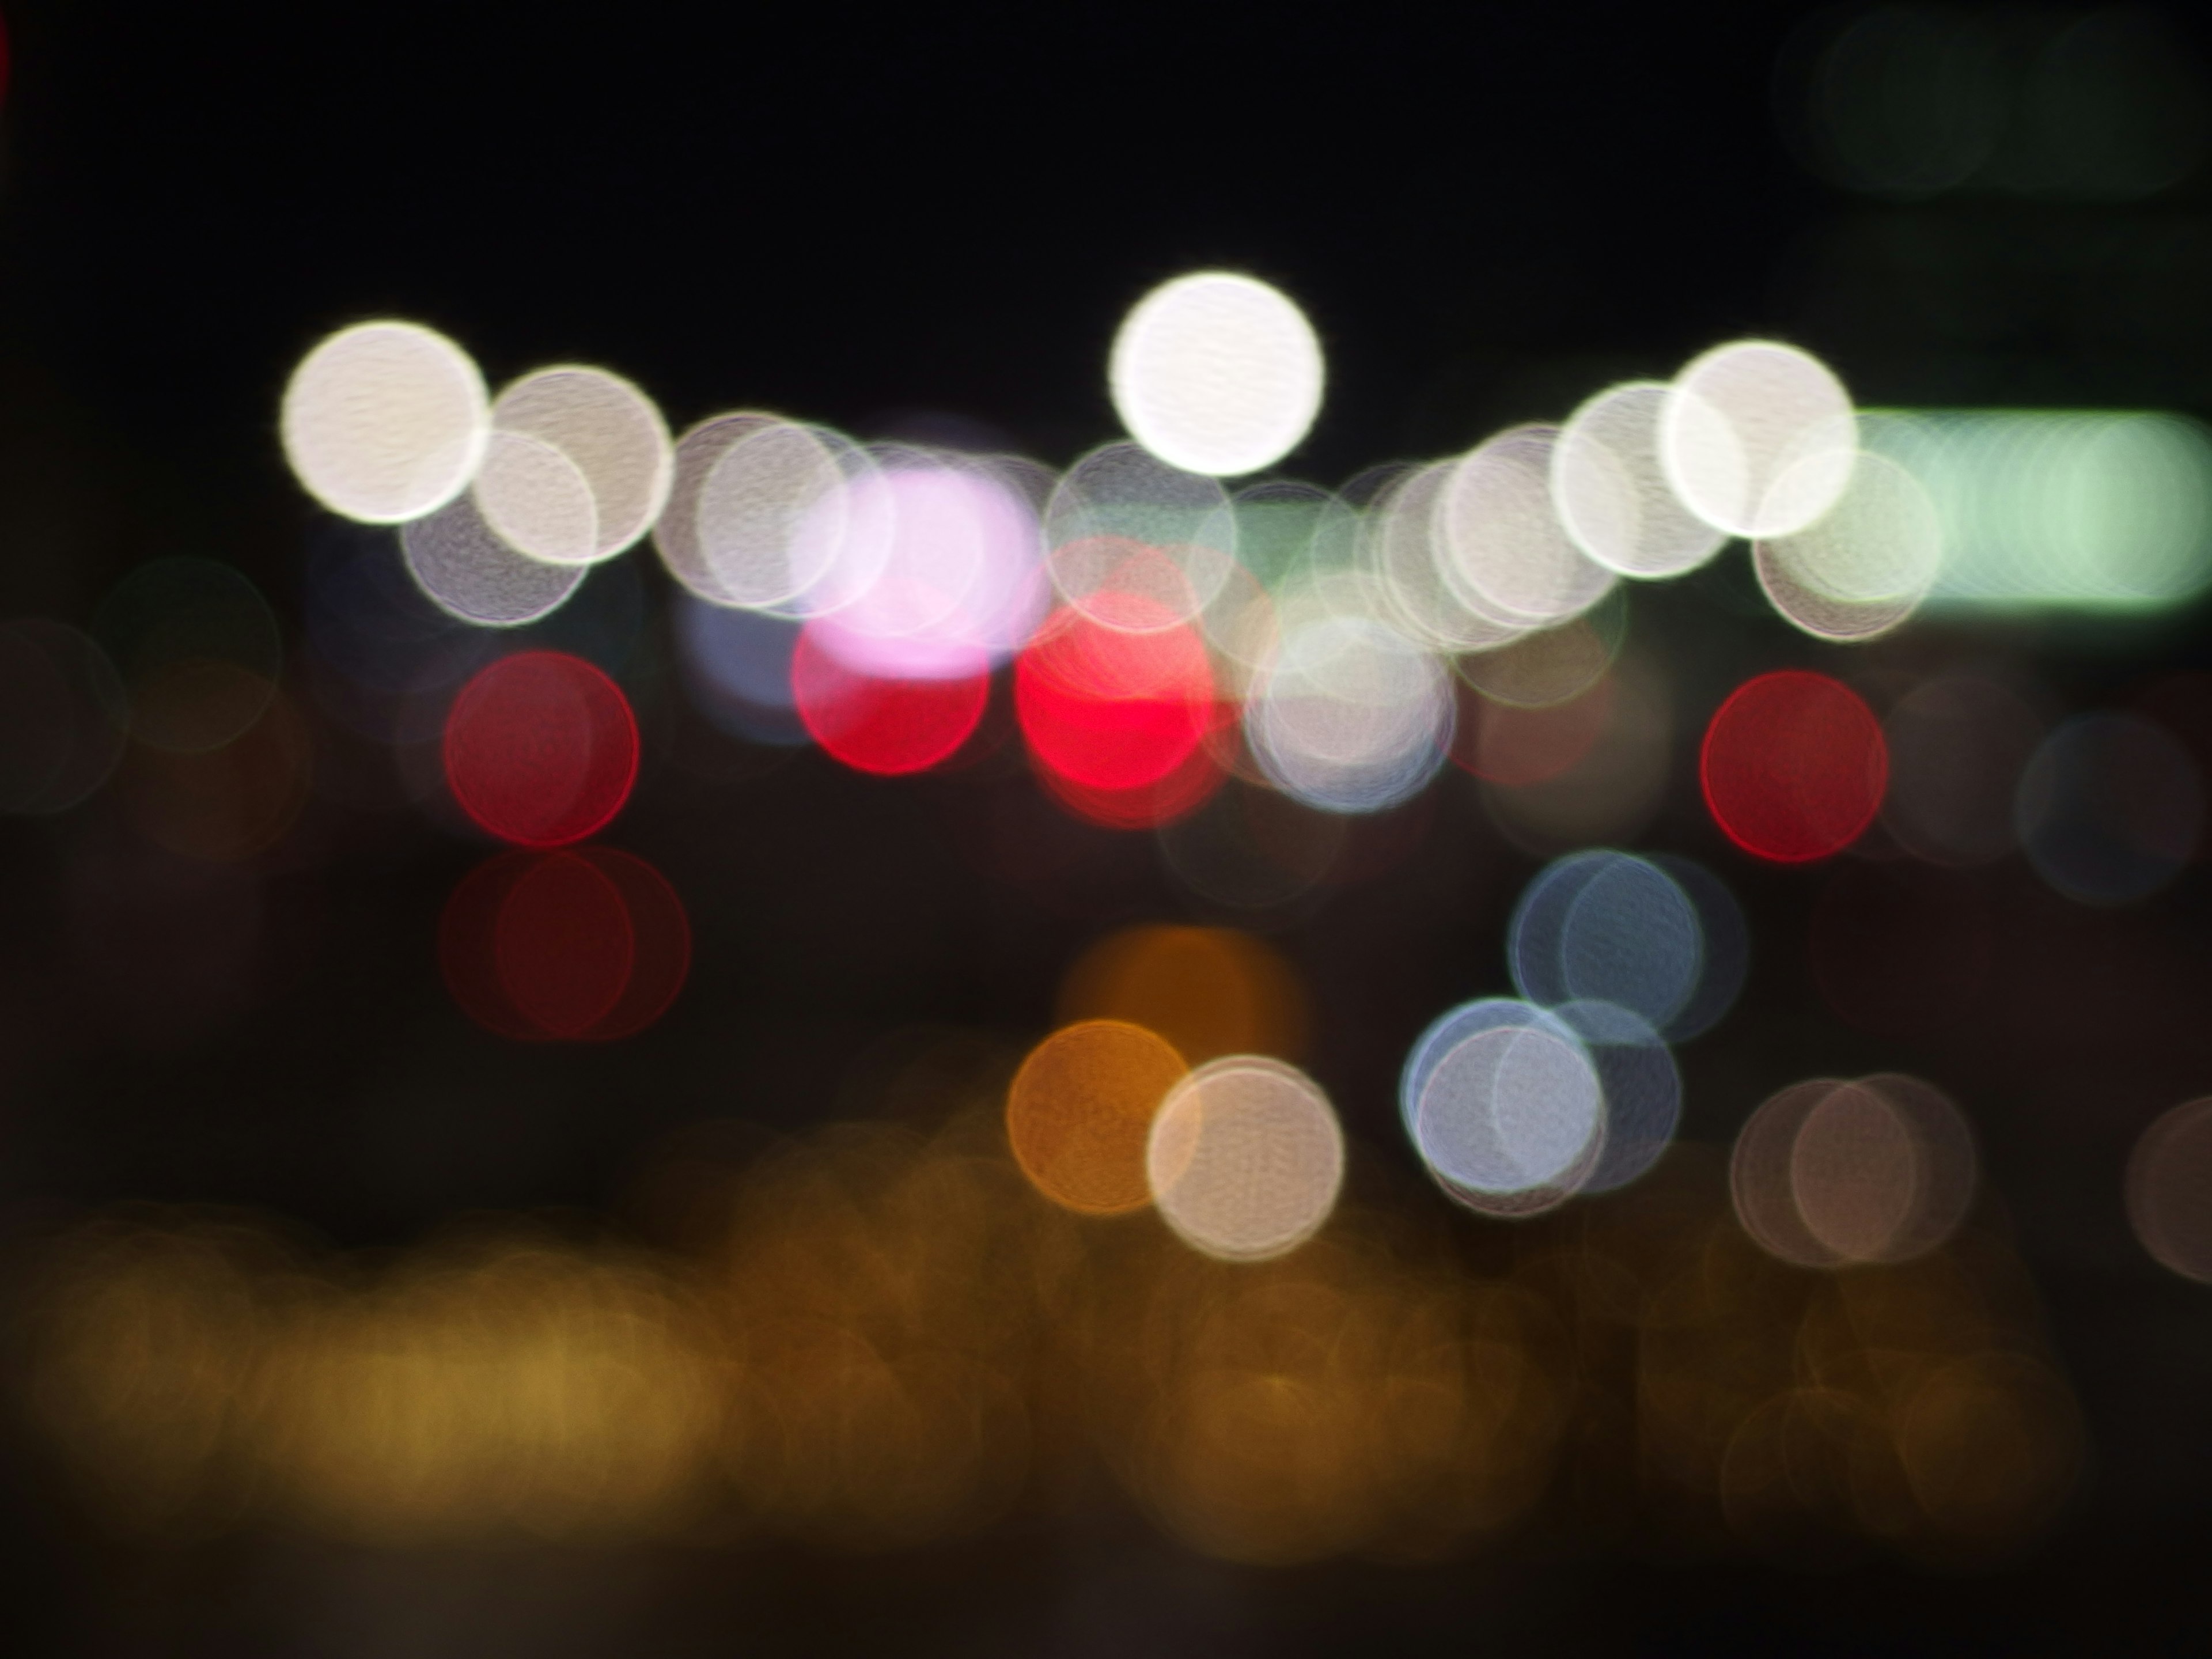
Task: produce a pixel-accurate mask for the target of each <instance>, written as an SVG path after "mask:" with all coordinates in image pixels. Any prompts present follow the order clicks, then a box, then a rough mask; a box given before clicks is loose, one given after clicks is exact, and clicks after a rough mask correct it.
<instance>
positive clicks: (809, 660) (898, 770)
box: [791, 618, 991, 777]
mask: <svg viewBox="0 0 2212 1659" xmlns="http://www.w3.org/2000/svg"><path fill="white" fill-rule="evenodd" d="M820 627H821V620H820V619H819V618H817V619H816V620H815V621H813V622H810V623H807V624H806V626H805V628H804V629H801V630H800V631H799V640H798V643H797V645H796V646H795V647H793V651H792V653H791V691H792V702H793V706H794V707H795V708H797V709H798V711H799V719H800V720H803V721H805V725H806V729H807V731H808V732H809V733H811V735H812V737H813V738H814V740H815V742H817V743H818V744H821V745H822V747H823V750H825V751H827V752H828V753H829V754H830V755H831V756H833V757H836V759H838V760H840V761H842V762H843V763H845V764H846V765H848V766H849V767H851V768H853V769H854V770H855V771H859V772H872V773H875V774H876V775H878V776H884V777H896V776H899V775H903V774H905V773H908V772H925V771H927V770H928V769H930V768H931V767H933V766H935V765H937V764H939V763H940V762H942V761H945V760H947V759H949V758H951V756H952V755H953V753H954V752H955V751H956V750H958V749H959V747H960V745H961V744H963V743H965V742H967V740H968V737H969V733H970V732H973V731H975V726H976V724H977V722H978V721H980V720H981V719H982V718H983V709H984V707H985V705H986V704H987V702H989V701H990V696H991V676H990V671H989V665H988V664H987V662H986V661H984V660H983V659H980V658H978V659H976V661H975V667H974V669H973V670H972V671H970V672H969V673H966V674H957V675H948V676H945V677H943V678H932V679H904V678H896V677H894V676H890V675H884V674H871V673H867V672H865V671H862V670H860V669H858V668H854V667H853V666H851V665H848V663H847V662H845V661H844V659H842V657H840V656H839V655H838V654H837V653H836V652H834V651H831V650H829V649H827V648H825V647H823V643H822V641H821V640H820V638H819V629H820Z"/></svg>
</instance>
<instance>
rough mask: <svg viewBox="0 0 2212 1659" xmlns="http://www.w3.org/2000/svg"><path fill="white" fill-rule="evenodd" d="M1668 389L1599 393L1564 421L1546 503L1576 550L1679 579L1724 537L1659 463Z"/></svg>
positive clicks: (1624, 570) (1618, 567) (1647, 574)
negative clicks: (1686, 502)
mask: <svg viewBox="0 0 2212 1659" xmlns="http://www.w3.org/2000/svg"><path fill="white" fill-rule="evenodd" d="M1666 401H1667V388H1666V387H1665V386H1662V385H1660V384H1659V383H1657V382H1656V381H1651V380H1635V381H1631V382H1629V383H1628V384H1627V385H1625V386H1614V387H1613V388H1611V389H1610V390H1608V391H1605V392H1599V393H1598V395H1597V396H1596V397H1595V398H1591V399H1590V400H1589V402H1588V403H1586V404H1583V406H1582V407H1581V408H1580V409H1578V410H1576V411H1575V412H1574V414H1573V415H1572V416H1570V417H1569V418H1568V421H1567V423H1566V425H1565V427H1563V428H1560V431H1559V441H1558V442H1557V443H1556V444H1555V445H1553V449H1552V477H1551V483H1552V501H1553V506H1554V507H1557V508H1558V510H1559V522H1560V524H1561V525H1563V526H1565V529H1566V532H1567V534H1568V536H1569V537H1571V538H1572V539H1573V541H1574V544H1575V545H1576V546H1577V547H1579V548H1580V549H1581V550H1583V552H1584V553H1586V554H1588V555H1589V556H1590V557H1591V558H1593V559H1595V560H1596V561H1597V562H1598V563H1600V564H1601V565H1603V566H1604V567H1605V568H1607V569H1608V570H1612V571H1616V572H1618V573H1619V574H1621V575H1624V576H1639V577H1644V578H1646V579H1650V578H1654V577H1662V576H1679V575H1681V574H1683V573H1684V572H1686V571H1689V570H1694V569H1696V568H1697V567H1698V566H1699V565H1701V564H1703V563H1705V561H1706V560H1708V559H1710V558H1711V557H1712V556H1713V555H1714V554H1716V553H1717V552H1719V551H1720V550H1721V548H1722V546H1723V544H1725V543H1726V542H1727V540H1728V537H1727V535H1726V534H1725V533H1724V532H1720V531H1717V530H1715V529H1714V528H1713V527H1712V526H1711V525H1709V524H1707V523H1705V521H1704V520H1702V519H1699V517H1698V516H1697V515H1696V514H1695V513H1691V512H1689V511H1688V510H1687V509H1686V508H1685V507H1683V505H1682V503H1681V501H1680V499H1679V498H1677V497H1676V495H1675V494H1674V490H1673V489H1671V488H1669V487H1668V483H1667V472H1666V468H1665V467H1664V466H1663V465H1661V463H1660V459H1659V416H1660V411H1661V410H1662V408H1663V407H1664V406H1665V404H1666Z"/></svg>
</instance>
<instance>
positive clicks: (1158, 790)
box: [1036, 744, 1228, 829]
mask: <svg viewBox="0 0 2212 1659" xmlns="http://www.w3.org/2000/svg"><path fill="white" fill-rule="evenodd" d="M1036 771H1037V777H1038V779H1039V780H1040V781H1042V783H1043V785H1044V787H1045V791H1046V793H1048V794H1049V795H1051V796H1052V798H1053V799H1054V800H1056V801H1058V802H1059V803H1060V805H1062V806H1064V807H1066V809H1067V810H1068V811H1070V812H1072V813H1073V814H1074V815H1075V816H1076V817H1079V818H1082V819H1084V820H1085V822H1087V823H1095V824H1098V825H1099V826H1101V827H1102V828H1104V829H1158V828H1159V827H1160V826H1161V825H1162V824H1164V823H1173V822H1174V821H1175V820H1176V819H1177V818H1179V817H1182V816H1183V815H1184V814H1185V813H1187V812H1190V811H1194V810H1196V809H1197V808H1198V807H1200V806H1202V805H1205V804H1206V800H1207V799H1210V798H1211V797H1212V793H1213V792H1214V791H1215V790H1217V789H1218V788H1219V787H1221V784H1222V781H1223V780H1224V779H1225V777H1226V776H1227V775H1228V773H1227V771H1226V769H1225V768H1224V767H1223V765H1222V763H1221V761H1220V758H1219V757H1218V756H1216V755H1215V754H1214V752H1213V750H1212V746H1211V745H1210V744H1199V745H1198V746H1197V747H1195V748H1194V749H1193V750H1191V751H1190V753H1189V754H1188V755H1187V756H1185V757H1183V762H1182V765H1180V766H1178V767H1176V769H1175V770H1174V771H1172V772H1170V773H1169V774H1168V775H1166V776H1165V777H1164V778H1157V779H1155V780H1153V781H1152V782H1150V783H1140V784H1137V785H1135V786H1134V787H1131V788H1127V789H1099V788H1094V787H1091V785H1089V784H1084V783H1078V782H1077V781H1075V780H1074V779H1073V778H1071V777H1069V776H1067V775H1066V774H1065V773H1063V772H1055V771H1054V770H1053V769H1052V768H1050V767H1048V766H1040V767H1038V768H1037V769H1036Z"/></svg>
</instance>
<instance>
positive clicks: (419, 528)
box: [399, 491, 587, 628]
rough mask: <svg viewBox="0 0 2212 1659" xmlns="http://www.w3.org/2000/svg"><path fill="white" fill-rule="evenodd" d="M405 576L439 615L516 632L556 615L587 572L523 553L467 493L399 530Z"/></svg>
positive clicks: (574, 565) (472, 496) (571, 565)
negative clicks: (523, 625) (497, 530)
mask: <svg viewBox="0 0 2212 1659" xmlns="http://www.w3.org/2000/svg"><path fill="white" fill-rule="evenodd" d="M399 547H400V552H401V555H402V556H403V557H404V559H405V560H406V562H407V574H409V575H410V576H412V577H413V578H414V579H415V585H416V586H417V587H420V588H421V589H422V592H423V594H424V595H425V596H426V597H427V598H428V599H429V600H430V602H431V603H432V604H433V605H436V606H437V607H438V608H439V609H440V610H441V611H444V612H446V614H447V615H448V616H450V617H457V618H459V620H460V621H462V622H465V623H473V624H475V625H476V626H477V627H479V628H515V627H520V626H521V625H522V624H524V623H533V622H536V621H538V619H539V618H540V617H550V616H551V615H552V614H553V612H555V611H558V610H559V609H560V608H561V606H562V605H563V604H565V603H566V602H567V600H568V596H569V595H570V594H572V593H574V592H575V591H576V589H577V588H578V587H579V586H581V584H582V582H583V580H584V577H585V575H586V574H587V573H586V568H585V567H584V566H582V565H578V564H568V565H562V564H550V563H548V562H545V561H544V560H542V559H533V558H531V557H528V556H526V555H524V554H522V553H519V552H517V551H516V550H514V548H513V546H511V545H510V544H508V543H507V541H506V540H505V538H502V537H501V536H500V534H499V533H498V532H496V531H495V530H494V529H493V528H492V527H491V526H490V525H489V524H487V523H486V522H485V521H484V516H483V511H482V510H481V509H480V508H479V507H477V501H476V498H475V496H474V495H471V493H469V492H467V491H463V492H462V493H461V494H460V495H456V496H455V497H454V498H453V500H452V501H448V502H447V503H446V505H445V506H443V507H440V508H439V509H438V510H437V511H436V512H435V513H428V514H427V515H426V516H424V517H422V518H420V519H414V520H410V521H409V522H408V523H407V524H406V525H404V526H402V527H401V529H400V532H399Z"/></svg>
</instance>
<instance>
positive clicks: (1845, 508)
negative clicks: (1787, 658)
mask: <svg viewBox="0 0 2212 1659" xmlns="http://www.w3.org/2000/svg"><path fill="white" fill-rule="evenodd" d="M1799 465H1801V466H1802V465H1808V463H1802V462H1801V463H1800V464H1799ZM1809 465H1820V463H1819V462H1814V463H1809ZM1753 562H1754V564H1755V566H1756V568H1757V569H1758V572H1759V586H1761V587H1763V588H1764V589H1765V591H1766V596H1767V598H1768V599H1771V600H1772V601H1773V602H1774V608H1775V609H1776V610H1777V611H1780V612H1781V613H1782V614H1783V615H1784V617H1788V618H1789V619H1790V621H1791V622H1793V623H1796V625H1797V626H1798V627H1800V628H1802V629H1804V630H1805V631H1806V632H1807V633H1808V634H1811V635H1814V636H1815V637H1816V638H1820V639H1825V640H1836V641H1844V640H1866V639H1872V638H1874V637H1875V635H1879V634H1886V633H1887V632H1888V631H1889V630H1890V629H1893V628H1895V627H1896V626H1897V625H1898V624H1899V623H1902V622H1904V621H1905V618H1907V617H1910V616H1911V614H1912V613H1913V612H1914V611H1916V610H1917V609H1918V608H1919V606H1920V601H1921V600H1922V599H1924V598H1926V597H1927V594H1928V591H1929V588H1931V587H1933V586H1935V585H1936V577H1937V575H1938V574H1941V572H1942V566H1943V528H1942V524H1941V523H1940V522H1939V521H1938V520H1937V518H1936V507H1935V503H1934V502H1932V501H1929V498H1928V492H1927V491H1926V490H1925V489H1922V488H1921V487H1920V482H1919V480H1918V479H1917V478H1915V477H1913V476H1912V475H1911V473H1910V472H1908V471H1905V469H1904V468H1903V467H1901V466H1899V465H1897V463H1896V462H1894V461H1892V460H1888V459H1885V458H1884V457H1882V456H1880V455H1862V456H1860V457H1859V458H1858V463H1857V465H1856V466H1855V467H1853V468H1852V470H1851V478H1850V483H1849V484H1848V485H1846V486H1845V488H1844V493H1843V496H1842V498H1841V499H1840V500H1838V501H1837V502H1836V504H1835V505H1834V506H1833V507H1831V508H1830V509H1829V510H1828V511H1827V512H1826V513H1823V514H1822V515H1821V516H1820V518H1818V519H1816V520H1814V522H1813V523H1811V524H1809V525H1808V526H1806V527H1805V528H1804V529H1802V530H1800V531H1798V532H1796V533H1795V534H1793V535H1788V536H1776V537H1772V538H1766V539H1764V540H1761V541H1760V542H1759V544H1757V545H1756V547H1755V548H1754V549H1753Z"/></svg>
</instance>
